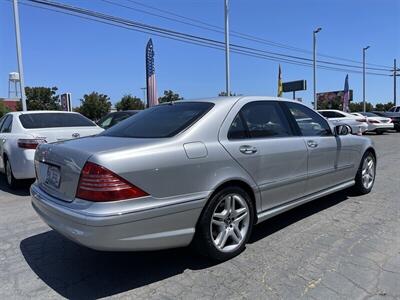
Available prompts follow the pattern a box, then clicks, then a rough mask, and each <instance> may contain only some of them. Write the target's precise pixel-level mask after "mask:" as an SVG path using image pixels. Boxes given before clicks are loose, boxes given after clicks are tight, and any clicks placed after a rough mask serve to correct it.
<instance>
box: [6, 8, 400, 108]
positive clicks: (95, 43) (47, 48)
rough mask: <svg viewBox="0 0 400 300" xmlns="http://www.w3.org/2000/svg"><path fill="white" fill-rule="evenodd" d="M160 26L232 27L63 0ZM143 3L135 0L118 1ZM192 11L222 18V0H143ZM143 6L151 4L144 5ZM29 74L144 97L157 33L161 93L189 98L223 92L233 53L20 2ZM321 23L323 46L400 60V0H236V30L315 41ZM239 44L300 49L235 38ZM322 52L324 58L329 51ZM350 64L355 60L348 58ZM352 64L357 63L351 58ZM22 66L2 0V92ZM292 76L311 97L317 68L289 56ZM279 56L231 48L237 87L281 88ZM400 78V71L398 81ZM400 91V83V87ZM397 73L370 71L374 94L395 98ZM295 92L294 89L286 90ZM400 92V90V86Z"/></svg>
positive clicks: (327, 78) (322, 86)
mask: <svg viewBox="0 0 400 300" xmlns="http://www.w3.org/2000/svg"><path fill="white" fill-rule="evenodd" d="M57 1H60V2H63V3H67V4H72V5H77V6H81V7H85V8H90V9H93V10H97V11H101V12H104V13H109V14H113V15H117V16H121V17H124V18H130V19H132V20H137V21H140V22H145V23H148V24H152V25H157V26H162V27H166V28H170V29H174V30H179V31H182V32H187V33H193V34H198V35H202V36H206V37H210V38H214V39H219V40H221V41H222V40H223V35H221V34H218V33H213V32H209V31H205V30H202V29H197V28H194V27H190V26H187V25H184V24H179V23H174V22H172V21H167V20H164V19H160V18H157V17H153V16H148V15H145V14H143V13H139V12H135V11H132V10H128V9H124V8H121V7H116V6H112V5H110V4H107V3H105V2H102V1H100V0H90V1H89V0H86V1H77V0H57ZM110 1H113V2H118V3H121V4H124V5H128V6H132V7H136V8H141V7H140V6H137V5H136V4H134V3H130V2H129V1H127V0H110ZM136 1H138V2H141V3H146V4H148V5H152V6H156V7H158V8H160V9H165V10H169V11H172V12H175V13H178V14H181V15H185V16H187V17H191V18H196V19H200V20H203V21H205V22H208V23H212V24H215V25H218V26H223V20H224V19H223V0H136ZM142 9H143V7H142ZM20 19H21V31H22V47H23V60H24V69H25V83H26V85H28V86H57V87H58V88H59V91H60V92H67V91H68V92H72V96H73V104H74V105H78V104H79V99H80V98H81V97H82V95H83V94H85V93H89V92H91V91H98V92H101V93H105V94H108V95H109V96H110V97H111V100H112V101H113V102H116V101H118V100H119V99H120V98H121V96H122V95H124V94H127V93H131V94H133V95H137V96H139V97H142V91H141V90H140V88H141V87H143V86H144V82H145V66H144V50H145V45H146V42H147V40H148V39H149V37H152V38H153V42H154V47H155V54H156V57H155V63H156V76H157V83H158V92H159V94H161V93H162V91H163V90H164V89H172V90H174V91H177V92H178V93H180V94H181V95H182V96H183V97H185V98H197V97H208V96H215V95H217V94H218V92H220V91H223V90H224V87H225V77H224V76H225V69H224V68H225V67H224V53H223V52H222V51H219V50H215V49H208V48H203V47H199V46H194V45H189V44H185V43H181V42H177V41H173V40H168V39H164V38H160V37H154V36H151V35H149V34H144V33H139V32H134V31H130V30H125V29H121V28H116V27H111V26H109V25H103V24H99V23H95V22H89V21H86V20H83V19H79V18H76V17H71V16H67V15H62V14H57V13H54V12H50V11H45V10H41V9H37V8H32V7H27V6H23V5H20ZM318 26H321V27H322V28H323V29H322V31H321V32H320V33H319V34H318V52H320V53H322V54H328V55H333V56H340V57H345V58H348V59H353V60H357V61H361V58H362V50H361V49H362V47H363V46H366V45H370V46H371V48H370V49H369V50H368V51H367V61H368V62H370V63H374V64H380V65H388V66H392V64H393V59H394V58H397V59H398V65H400V1H398V0H323V1H322V0H303V1H298V0H268V1H267V0H251V1H250V0H231V29H232V30H235V31H240V32H243V33H248V34H252V35H255V36H258V37H261V38H264V39H268V40H271V41H274V42H279V43H283V44H288V45H292V46H295V47H298V48H304V49H309V50H311V47H312V30H313V29H315V28H316V27H318ZM231 41H232V42H233V43H237V44H243V45H248V46H251V47H257V48H260V49H264V50H269V51H275V52H282V53H286V54H290V55H300V56H305V57H308V58H311V54H310V53H301V52H294V51H289V50H286V49H280V48H275V47H271V46H267V45H262V44H258V43H252V42H248V41H244V40H241V39H238V38H235V37H231ZM320 58H321V59H322V57H320ZM344 63H346V62H344ZM347 63H348V62H347ZM16 70H17V62H16V55H15V36H14V25H13V19H12V4H11V2H9V1H7V0H0V97H1V96H3V97H4V96H5V97H6V96H7V89H8V85H7V83H8V81H7V80H8V73H9V72H11V71H16ZM282 71H283V80H284V81H290V80H297V79H306V80H307V81H308V87H309V90H308V91H306V92H301V93H298V96H299V97H303V99H304V100H305V102H306V103H310V102H311V98H312V69H311V68H307V67H303V66H296V65H290V64H286V63H282ZM277 72H278V62H272V61H267V60H260V59H257V58H252V57H247V56H242V55H238V54H232V55H231V76H232V91H234V92H236V93H240V94H245V95H260V94H261V95H276V90H277V87H276V86H277ZM345 76H346V73H343V72H334V71H327V70H318V90H319V91H329V90H340V89H343V85H344V78H345ZM349 81H350V88H352V89H353V90H354V98H355V100H361V98H362V91H361V87H362V76H361V74H349ZM398 82H399V84H398V85H399V86H400V79H399V80H398ZM398 90H400V88H399V89H398ZM392 95H393V78H392V77H380V76H379V77H378V76H372V75H371V76H367V100H368V101H372V102H387V101H389V100H392V97H393V96H392ZM286 96H287V97H289V98H290V97H291V94H286ZM397 97H398V98H400V93H398V96H397Z"/></svg>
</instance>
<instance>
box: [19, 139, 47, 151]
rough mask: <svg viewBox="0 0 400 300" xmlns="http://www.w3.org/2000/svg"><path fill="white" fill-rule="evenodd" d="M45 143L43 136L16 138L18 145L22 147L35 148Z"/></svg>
mask: <svg viewBox="0 0 400 300" xmlns="http://www.w3.org/2000/svg"><path fill="white" fill-rule="evenodd" d="M44 143H47V142H46V139H45V138H35V139H18V147H19V148H22V149H36V148H37V146H39V145H40V144H44Z"/></svg>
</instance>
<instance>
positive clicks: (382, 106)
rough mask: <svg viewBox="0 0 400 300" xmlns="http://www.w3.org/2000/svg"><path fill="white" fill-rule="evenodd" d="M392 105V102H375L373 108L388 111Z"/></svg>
mask: <svg viewBox="0 0 400 300" xmlns="http://www.w3.org/2000/svg"><path fill="white" fill-rule="evenodd" d="M393 106H394V103H393V102H389V103H377V104H375V110H378V111H388V110H389V109H391V108H392V107H393Z"/></svg>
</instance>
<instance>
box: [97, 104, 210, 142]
mask: <svg viewBox="0 0 400 300" xmlns="http://www.w3.org/2000/svg"><path fill="white" fill-rule="evenodd" d="M213 106H214V104H212V103H207V102H178V103H170V104H163V105H159V106H154V107H152V108H149V109H146V110H144V111H142V112H141V113H140V114H136V115H134V116H133V117H130V118H129V119H126V120H125V121H123V122H121V123H119V124H117V125H115V126H114V127H111V128H110V129H108V130H106V131H105V132H104V133H103V134H102V135H106V136H116V137H131V138H165V137H172V136H174V135H176V134H178V133H179V132H181V131H183V130H185V129H186V128H187V127H189V126H190V125H192V124H193V123H195V122H196V121H197V120H199V119H200V118H201V117H202V116H203V115H204V114H206V113H207V112H208V111H209V110H210V109H211V108H212V107H213Z"/></svg>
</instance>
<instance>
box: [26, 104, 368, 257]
mask: <svg viewBox="0 0 400 300" xmlns="http://www.w3.org/2000/svg"><path fill="white" fill-rule="evenodd" d="M350 132H351V129H350V128H349V127H347V126H346V125H339V126H336V127H333V126H332V125H331V124H330V123H328V121H327V120H326V119H325V118H324V117H322V116H321V115H320V114H318V113H317V112H315V111H314V110H312V109H310V108H308V107H307V106H305V105H303V104H301V103H298V102H294V101H290V100H285V99H281V98H274V97H226V98H224V97H219V98H214V99H201V100H191V101H190V100H182V101H178V102H171V103H167V104H163V105H159V106H155V107H152V108H150V109H147V110H145V111H143V112H141V113H140V114H137V115H135V116H133V117H131V118H129V119H127V120H124V121H122V122H121V123H119V124H118V125H116V126H114V127H112V128H110V129H108V130H106V131H104V132H103V133H101V134H100V135H98V136H94V137H87V138H81V139H77V140H71V141H64V142H58V143H54V144H41V145H40V146H39V147H38V149H37V151H36V154H35V169H36V175H37V180H36V182H35V183H34V184H33V185H32V187H31V195H32V205H33V207H34V209H35V210H36V211H37V213H38V214H39V215H40V217H41V218H42V219H43V220H44V221H45V222H46V223H47V224H48V225H49V226H50V227H52V228H53V229H54V230H56V231H58V232H59V233H61V234H62V235H64V236H66V237H67V238H69V239H71V240H73V241H75V242H77V243H79V244H82V245H85V246H87V247H90V248H93V249H98V250H110V251H132V250H156V249H165V248H172V247H182V246H187V245H189V244H192V245H194V246H195V248H196V249H198V250H199V252H201V253H203V254H205V255H207V256H209V257H211V258H213V259H216V260H226V259H229V258H231V257H233V256H235V255H237V254H238V253H240V252H241V251H242V250H243V249H244V247H245V244H246V242H247V241H248V239H249V237H250V235H251V231H252V228H253V226H254V225H255V224H257V223H260V222H262V221H264V220H266V219H268V218H270V217H272V216H275V215H277V214H279V213H281V212H284V211H287V210H289V209H291V208H293V207H296V206H298V205H301V204H303V203H306V202H308V201H311V200H314V199H317V198H320V197H322V196H324V195H327V194H330V193H333V192H336V191H339V190H343V189H346V188H349V187H352V188H353V189H354V190H355V191H356V192H358V193H359V194H366V193H369V192H370V191H371V189H372V186H373V184H374V180H375V169H376V154H375V150H374V146H373V144H372V142H371V140H370V139H369V138H365V137H361V136H355V135H351V134H349V133H350Z"/></svg>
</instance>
